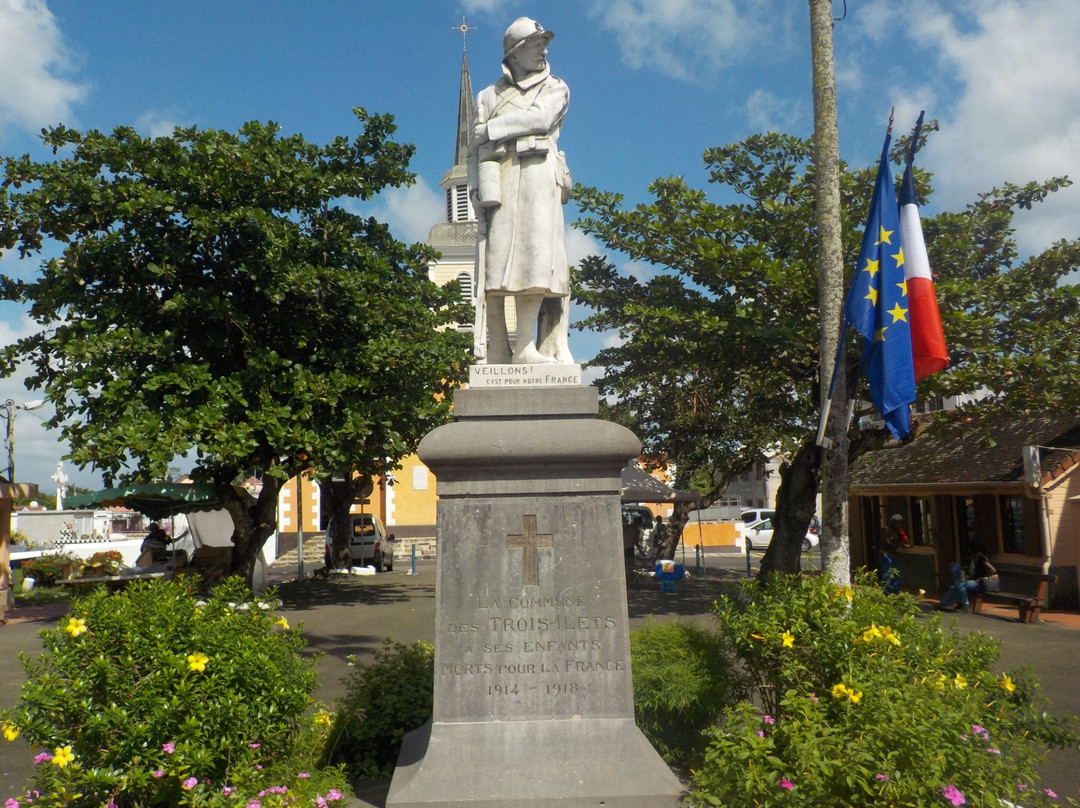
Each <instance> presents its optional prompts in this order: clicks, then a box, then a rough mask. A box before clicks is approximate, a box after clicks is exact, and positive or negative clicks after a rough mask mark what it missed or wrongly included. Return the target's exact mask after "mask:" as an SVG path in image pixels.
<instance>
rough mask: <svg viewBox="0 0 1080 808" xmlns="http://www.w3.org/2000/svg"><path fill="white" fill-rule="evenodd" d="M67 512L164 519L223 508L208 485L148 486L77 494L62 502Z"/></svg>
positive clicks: (244, 491) (244, 492) (241, 491)
mask: <svg viewBox="0 0 1080 808" xmlns="http://www.w3.org/2000/svg"><path fill="white" fill-rule="evenodd" d="M234 488H235V489H236V490H237V491H238V492H239V493H241V494H242V496H244V497H245V498H247V499H249V500H250V499H251V494H249V493H248V492H247V490H246V489H244V488H243V487H242V486H234ZM64 504H65V506H66V507H67V508H71V509H86V508H111V507H116V506H120V507H125V508H130V509H131V510H133V511H138V512H139V513H143V514H146V515H147V516H148V517H150V518H151V519H164V518H165V517H167V516H173V515H175V514H178V513H192V512H195V511H215V510H218V509H220V508H221V507H222V505H221V498H220V497H219V496H218V495H217V492H216V491H215V490H214V486H213V484H211V483H150V484H143V485H125V486H120V487H119V488H106V489H103V490H101V491H95V492H93V493H91V494H77V495H75V496H72V497H68V498H67V499H65V500H64Z"/></svg>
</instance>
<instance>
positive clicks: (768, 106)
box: [746, 89, 812, 132]
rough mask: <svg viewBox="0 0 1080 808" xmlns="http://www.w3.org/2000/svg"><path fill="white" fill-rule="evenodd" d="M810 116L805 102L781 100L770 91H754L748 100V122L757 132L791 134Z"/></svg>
mask: <svg viewBox="0 0 1080 808" xmlns="http://www.w3.org/2000/svg"><path fill="white" fill-rule="evenodd" d="M810 114H811V113H810V111H809V109H808V108H807V105H806V104H805V103H804V102H802V101H793V100H791V99H788V98H780V97H779V96H777V95H774V94H773V93H770V92H769V91H768V90H760V89H759V90H754V91H753V92H752V93H750V97H749V98H747V99H746V122H747V124H749V126H750V128H751V129H753V130H756V131H762V132H791V131H794V130H795V128H796V124H798V123H799V122H801V121H803V120H805V119H806V118H807V116H808V115H810ZM811 117H812V115H811Z"/></svg>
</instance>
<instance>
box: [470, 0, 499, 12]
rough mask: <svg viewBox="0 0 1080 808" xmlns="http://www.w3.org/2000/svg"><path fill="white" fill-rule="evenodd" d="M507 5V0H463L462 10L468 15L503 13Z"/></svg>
mask: <svg viewBox="0 0 1080 808" xmlns="http://www.w3.org/2000/svg"><path fill="white" fill-rule="evenodd" d="M505 5H507V3H506V0H462V3H461V8H462V10H463V11H464V12H465V13H466V14H475V13H479V12H485V13H491V12H495V11H501V10H502V9H503V7H504V6H505Z"/></svg>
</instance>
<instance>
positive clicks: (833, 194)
mask: <svg viewBox="0 0 1080 808" xmlns="http://www.w3.org/2000/svg"><path fill="white" fill-rule="evenodd" d="M832 13H833V3H832V0H810V45H811V54H812V61H813V85H814V171H815V175H816V181H815V190H814V195H815V200H814V202H815V214H816V219H817V229H818V267H819V273H820V274H819V276H818V305H819V309H820V311H821V359H820V362H821V371H820V374H819V376H820V379H821V403H822V411H824V408H825V401H826V399H827V398H828V397H829V393H830V385H831V384H832V377H833V362H834V360H835V358H836V357H837V355H838V350H837V349H838V346H839V342H840V334H841V327H842V320H841V318H842V313H843V305H844V263H843V243H842V234H841V230H840V221H841V219H840V144H839V137H838V135H837V127H836V76H835V67H834V63H833V36H832V27H833V20H832ZM842 363H843V355H842V354H840V365H839V369H838V372H837V374H836V382H835V387H834V389H833V390H832V402H833V406H834V407H836V408H839V411H838V412H837V413H836V414H837V415H841V418H839V419H838V421H841V422H842V421H843V420H844V419H843V417H842V416H843V414H845V413H846V412H847V407H848V404H847V385H846V384H845V383H844V381H845V379H844V371H843V364H842ZM828 437H829V438H830V439H831V440H832V441H833V442H832V445H831V446H829V447H828V448H826V449H825V450H824V451H823V452H822V457H821V461H820V462H821V480H822V486H821V487H822V491H821V493H822V506H821V511H822V513H821V554H822V559H823V560H824V563H825V568H826V570H827V571H828V574H829V577H830V578H832V580H833V581H835V582H836V583H840V584H846V583H848V582H849V581H850V580H851V572H850V569H849V568H850V565H851V561H850V553H849V546H848V513H847V487H848V469H847V460H848V457H847V434H846V424H843V425H842V428H839V429H837V430H836V431H835V432H833V433H831V434H830V435H829V436H828Z"/></svg>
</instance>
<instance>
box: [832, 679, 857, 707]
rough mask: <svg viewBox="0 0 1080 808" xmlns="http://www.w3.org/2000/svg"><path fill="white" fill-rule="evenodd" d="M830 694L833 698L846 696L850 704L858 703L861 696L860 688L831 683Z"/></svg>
mask: <svg viewBox="0 0 1080 808" xmlns="http://www.w3.org/2000/svg"><path fill="white" fill-rule="evenodd" d="M832 694H833V698H834V699H842V698H844V697H845V696H847V697H848V698H849V699H851V703H852V704H858V703H859V700H860V699H861V698H862V691H861V690H852V689H851V688H850V687H848V686H847V685H845V684H838V685H833V689H832Z"/></svg>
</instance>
